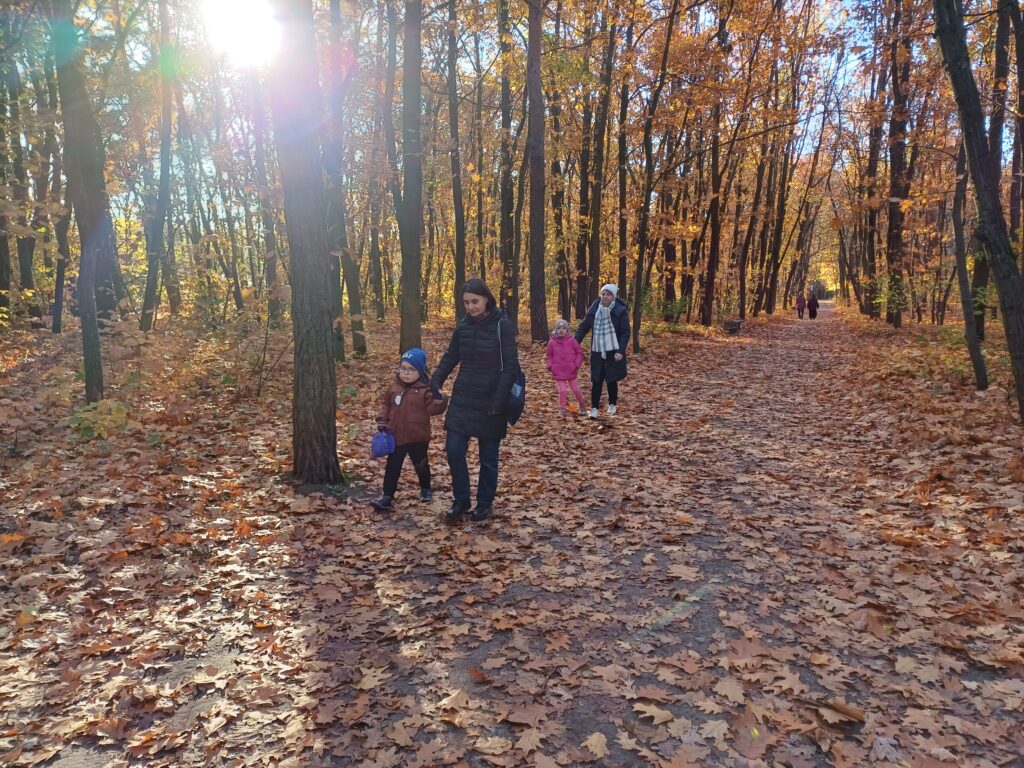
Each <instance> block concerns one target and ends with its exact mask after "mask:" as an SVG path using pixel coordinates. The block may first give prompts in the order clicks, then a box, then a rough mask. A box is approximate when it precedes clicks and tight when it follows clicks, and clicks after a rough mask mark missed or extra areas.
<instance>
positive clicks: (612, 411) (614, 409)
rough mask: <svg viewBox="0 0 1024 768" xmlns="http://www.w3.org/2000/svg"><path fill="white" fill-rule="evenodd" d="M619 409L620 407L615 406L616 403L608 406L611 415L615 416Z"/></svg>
mask: <svg viewBox="0 0 1024 768" xmlns="http://www.w3.org/2000/svg"><path fill="white" fill-rule="evenodd" d="M618 410H619V409H618V408H616V407H615V404H614V403H612V404H611V405H609V406H608V415H609V416H614V415H615V413H616V411H618Z"/></svg>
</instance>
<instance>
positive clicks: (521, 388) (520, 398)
mask: <svg viewBox="0 0 1024 768" xmlns="http://www.w3.org/2000/svg"><path fill="white" fill-rule="evenodd" d="M498 355H499V356H500V358H501V370H502V371H504V370H505V355H504V354H503V353H502V351H501V321H500V320H499V321H498ZM525 410H526V374H525V373H523V366H521V365H520V366H519V375H518V376H516V378H515V381H513V382H512V389H510V390H509V393H508V423H509V425H512V424H515V423H516V422H517V421H519V418H520V417H521V416H522V415H523V411H525Z"/></svg>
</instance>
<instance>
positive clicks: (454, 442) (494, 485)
mask: <svg viewBox="0 0 1024 768" xmlns="http://www.w3.org/2000/svg"><path fill="white" fill-rule="evenodd" d="M469 440H470V437H469V435H461V434H459V433H458V432H451V431H449V432H448V436H447V438H446V439H445V444H444V449H445V451H446V452H447V453H448V468H449V469H450V470H451V472H452V496H454V497H455V502H456V503H463V504H468V503H469V466H468V465H467V464H466V453H467V452H468V451H469ZM477 442H478V443H479V445H480V477H479V479H478V480H477V484H476V503H477V506H478V507H489V506H491V505H492V504H493V503H494V496H495V494H496V493H497V492H498V448H499V447H500V446H501V441H500V440H477Z"/></svg>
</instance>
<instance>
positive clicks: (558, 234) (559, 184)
mask: <svg viewBox="0 0 1024 768" xmlns="http://www.w3.org/2000/svg"><path fill="white" fill-rule="evenodd" d="M561 40H562V5H561V2H559V4H558V9H557V10H556V12H555V41H554V42H555V47H556V48H557V47H559V46H560V45H561ZM561 99H562V95H561V93H560V92H559V90H558V87H557V85H556V86H555V90H554V91H553V92H552V94H551V128H552V131H553V133H554V137H555V158H554V160H552V161H551V181H552V192H551V213H552V215H553V216H554V220H555V242H556V243H557V244H558V246H557V247H558V256H557V268H558V316H559V317H560V318H563V319H566V320H568V319H569V317H570V316H571V314H572V303H571V299H570V295H569V285H570V280H571V279H572V272H571V268H570V266H569V252H568V248H567V247H566V239H565V211H564V207H565V176H564V175H563V172H562V159H561V156H560V155H561V152H562V101H561Z"/></svg>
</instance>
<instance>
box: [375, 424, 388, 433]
mask: <svg viewBox="0 0 1024 768" xmlns="http://www.w3.org/2000/svg"><path fill="white" fill-rule="evenodd" d="M377 431H378V432H387V431H388V425H387V424H378V425H377Z"/></svg>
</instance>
